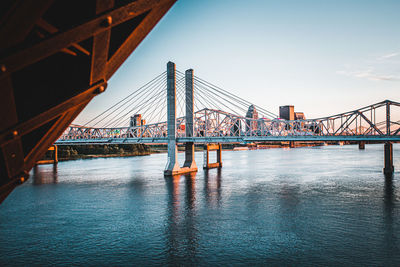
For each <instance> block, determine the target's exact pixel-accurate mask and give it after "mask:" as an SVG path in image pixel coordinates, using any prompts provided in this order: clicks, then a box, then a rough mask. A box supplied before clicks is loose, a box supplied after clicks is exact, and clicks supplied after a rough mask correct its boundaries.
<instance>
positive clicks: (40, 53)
mask: <svg viewBox="0 0 400 267" xmlns="http://www.w3.org/2000/svg"><path fill="white" fill-rule="evenodd" d="M175 1H176V0H136V1H135V0H132V1H115V2H114V0H97V1H80V0H69V1H61V0H60V1H51V0H43V1H33V0H20V1H5V2H2V3H0V9H1V12H0V40H2V41H1V43H0V114H2V115H1V116H0V150H1V151H0V202H2V201H3V200H4V199H5V197H6V196H7V195H8V194H9V193H10V192H11V191H12V189H13V188H14V187H15V186H16V185H18V184H19V183H21V182H24V181H26V179H27V178H28V177H29V171H30V170H31V168H32V167H33V166H34V165H35V164H36V162H37V161H38V160H39V159H40V158H41V157H43V155H44V153H45V152H46V151H47V149H48V147H49V146H51V145H52V144H53V143H54V141H55V140H56V139H57V138H58V137H59V136H60V135H61V133H62V132H63V131H64V130H65V129H66V127H68V125H69V124H70V123H71V122H72V121H73V120H74V119H75V118H76V116H77V115H78V114H79V113H80V112H81V111H82V110H83V109H84V107H85V106H86V105H87V104H88V103H89V102H90V100H91V99H92V98H93V97H94V96H96V95H97V94H99V93H101V92H103V91H104V90H105V89H106V87H107V80H108V79H109V78H110V77H111V76H112V75H113V74H114V73H115V71H116V70H117V69H118V68H119V66H121V64H122V63H123V62H124V61H125V60H126V58H127V57H128V56H129V55H130V54H131V53H132V51H133V50H134V49H135V48H136V47H137V46H138V44H139V43H140V42H141V41H142V40H143V39H144V38H145V36H146V35H147V34H148V33H149V32H150V31H151V29H152V28H153V27H154V26H155V25H156V24H157V22H158V21H159V20H160V19H161V18H162V16H163V15H164V14H165V13H166V12H167V11H168V10H169V8H171V6H172V5H173V4H174V3H175Z"/></svg>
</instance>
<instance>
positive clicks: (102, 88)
mask: <svg viewBox="0 0 400 267" xmlns="http://www.w3.org/2000/svg"><path fill="white" fill-rule="evenodd" d="M106 88H107V84H106V85H100V86H99V87H97V88H96V90H94V91H93V93H94V94H96V95H98V94H101V93H103V92H104V91H105V90H106Z"/></svg>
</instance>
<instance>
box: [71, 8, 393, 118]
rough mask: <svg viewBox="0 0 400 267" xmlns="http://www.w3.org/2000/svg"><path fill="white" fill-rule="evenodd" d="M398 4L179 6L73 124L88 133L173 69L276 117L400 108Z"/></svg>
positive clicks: (165, 18)
mask: <svg viewBox="0 0 400 267" xmlns="http://www.w3.org/2000/svg"><path fill="white" fill-rule="evenodd" d="M399 14H400V1H399V0H393V1H391V0H301V1H298V0H276V1H272V0H264V1H257V0H248V1H243V0H242V1H236V0H201V1H200V0H180V1H179V0H178V1H177V3H176V4H175V5H174V6H173V7H172V8H171V9H170V10H169V12H168V13H167V14H166V15H165V16H164V17H163V18H162V19H161V20H160V22H159V23H158V24H157V25H156V26H155V28H154V29H153V30H152V31H151V32H150V34H148V35H147V37H146V38H145V39H144V40H143V41H142V43H141V44H140V45H139V46H138V47H137V49H136V50H135V51H134V52H133V53H132V54H131V55H130V57H129V58H128V59H127V60H126V61H125V62H124V64H123V65H122V66H121V67H120V69H119V70H118V71H117V72H116V73H115V74H114V75H113V77H112V78H111V79H110V80H109V82H108V87H107V90H106V91H105V92H104V93H103V94H101V95H99V96H97V97H96V98H95V99H94V100H93V101H92V102H91V103H90V104H89V105H88V106H87V107H86V108H85V110H84V111H83V112H82V113H81V114H80V115H79V116H78V117H77V119H76V120H75V121H74V123H76V124H85V122H87V121H88V120H90V119H91V118H93V117H94V116H96V115H98V114H99V113H101V112H102V111H104V110H105V109H107V108H108V107H110V106H111V105H113V104H114V103H116V102H118V101H119V100H120V99H122V98H123V97H124V96H126V95H128V94H129V93H130V92H132V91H134V90H135V89H137V88H139V87H140V86H142V85H144V84H145V83H147V82H148V81H150V80H151V79H153V78H154V77H156V76H157V75H159V74H160V73H162V72H163V71H165V70H166V64H167V62H168V61H173V62H175V64H176V68H177V69H179V70H180V71H184V70H186V69H189V68H192V69H194V73H195V75H196V76H198V77H201V78H202V79H205V80H207V81H209V82H211V83H213V84H215V85H218V86H219V87H221V88H224V89H225V90H228V91H230V92H232V93H233V94H236V95H238V96H240V97H242V98H245V99H246V100H248V101H250V102H252V103H254V104H256V105H258V106H262V107H263V108H265V109H267V110H269V111H271V112H273V113H275V114H278V113H279V106H281V105H294V106H295V111H302V112H304V113H305V115H306V118H310V119H311V118H317V117H323V116H328V115H334V114H338V113H342V112H345V111H350V110H354V109H356V108H359V107H363V106H367V105H370V104H373V103H377V102H380V101H382V100H385V99H391V100H394V101H399V102H400V26H399V25H400V15H399Z"/></svg>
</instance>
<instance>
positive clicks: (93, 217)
mask: <svg viewBox="0 0 400 267" xmlns="http://www.w3.org/2000/svg"><path fill="white" fill-rule="evenodd" d="M395 152H396V150H395ZM179 156H182V155H181V154H180V155H179ZM201 156H202V155H201V153H197V154H196V160H197V161H198V162H200V161H201ZM382 158H383V155H382V149H381V147H380V146H373V145H371V146H367V148H366V150H365V151H361V152H360V151H359V150H358V149H356V148H355V146H343V147H320V148H304V149H302V148H297V149H290V150H282V149H274V150H272V149H271V150H260V151H239V152H233V151H224V155H223V159H224V167H223V168H222V169H212V170H199V171H198V172H197V173H192V174H187V175H180V176H174V177H170V178H164V177H163V176H162V174H161V171H160V170H162V168H163V166H164V163H165V155H163V154H157V155H151V156H149V157H136V158H120V159H118V158H114V159H112V158H108V159H94V160H78V161H71V162H60V163H59V164H58V165H40V166H37V167H35V168H34V169H33V170H32V172H31V179H30V180H29V181H28V182H27V183H25V184H24V185H22V186H20V187H18V188H17V189H16V190H15V191H14V192H13V193H12V194H11V195H10V197H9V198H8V199H6V201H5V202H4V203H3V204H2V205H1V206H0V255H1V257H0V265H1V266H3V265H7V264H11V265H87V264H89V265H173V266H182V265H208V266H209V265H221V264H222V265H266V264H267V265H282V263H283V264H284V265H378V266H382V265H384V266H398V265H400V255H399V253H398V252H399V248H400V247H399V239H398V236H399V235H400V224H399V221H400V209H399V199H400V198H399V189H398V187H396V184H398V183H399V180H398V178H396V175H397V176H398V174H397V173H395V175H394V176H393V178H386V179H385V178H384V176H383V174H382V173H381V164H382ZM395 159H396V157H395ZM399 163H400V161H398V160H397V161H395V168H396V169H399V168H400V166H399ZM21 222H26V223H21ZM15 225H18V228H17V229H16V228H15ZM19 248H24V249H23V250H21V249H19Z"/></svg>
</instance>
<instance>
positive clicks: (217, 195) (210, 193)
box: [204, 168, 222, 206]
mask: <svg viewBox="0 0 400 267" xmlns="http://www.w3.org/2000/svg"><path fill="white" fill-rule="evenodd" d="M221 173H222V168H218V169H216V172H215V170H207V169H206V170H204V195H205V198H206V199H205V200H206V203H207V204H208V205H212V206H219V205H220V202H221V190H222V189H221V181H222V175H221Z"/></svg>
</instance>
